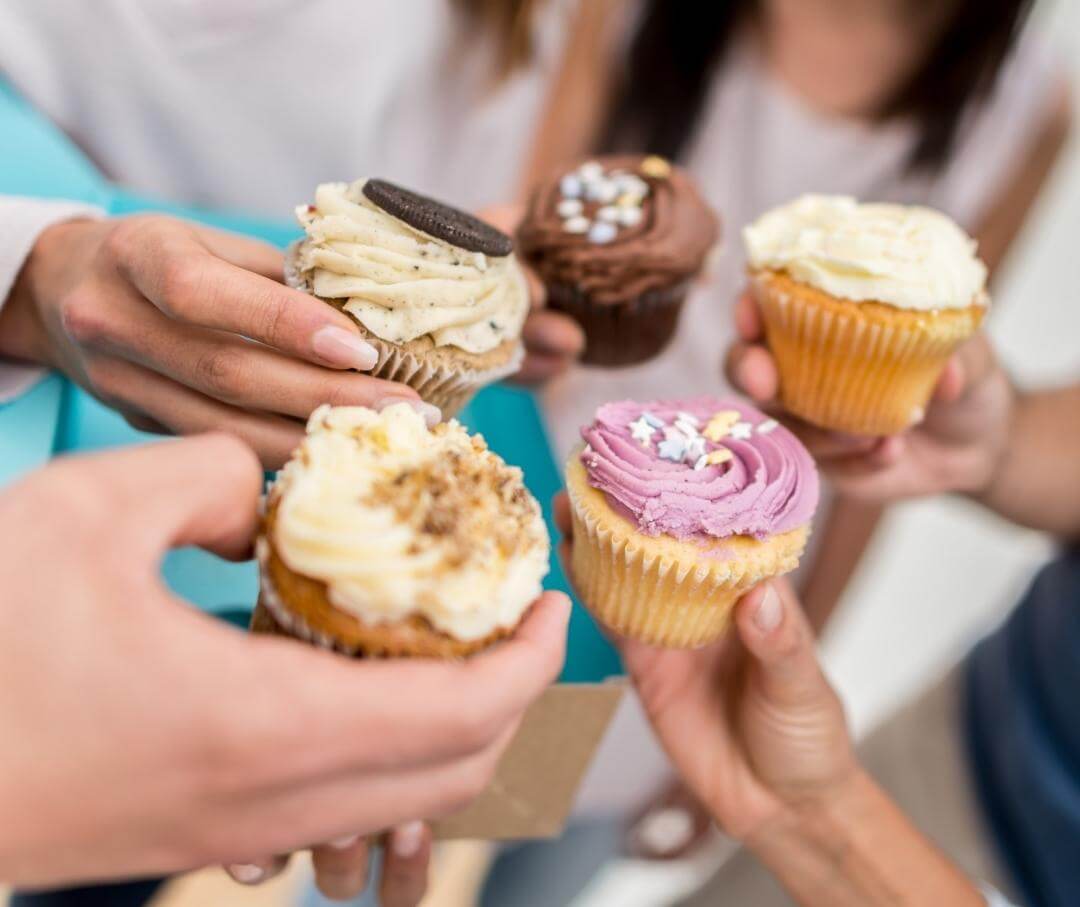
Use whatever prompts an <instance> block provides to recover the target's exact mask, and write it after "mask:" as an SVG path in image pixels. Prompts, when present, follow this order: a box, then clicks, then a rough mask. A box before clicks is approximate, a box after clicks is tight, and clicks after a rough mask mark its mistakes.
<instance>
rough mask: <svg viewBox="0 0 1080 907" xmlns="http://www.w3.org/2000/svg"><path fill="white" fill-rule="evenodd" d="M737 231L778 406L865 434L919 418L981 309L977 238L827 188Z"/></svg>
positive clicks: (918, 212)
mask: <svg viewBox="0 0 1080 907" xmlns="http://www.w3.org/2000/svg"><path fill="white" fill-rule="evenodd" d="M743 237H744V240H745V243H746V251H747V255H748V258H749V264H750V276H751V288H752V291H753V293H754V296H755V298H756V299H757V302H758V304H759V306H760V308H761V312H762V315H763V317H764V322H765V333H766V339H767V342H768V344H769V347H770V348H771V350H772V352H773V355H774V356H775V358H776V362H777V366H778V368H779V371H780V397H781V400H782V402H783V404H784V406H785V407H786V408H787V409H788V410H789V411H790V412H792V413H794V414H795V415H797V416H799V417H801V418H803V419H805V420H806V421H808V422H811V423H813V424H815V425H819V426H822V427H824V428H830V429H835V430H839V431H845V432H852V433H856V434H864V435H888V434H894V433H896V432H900V431H903V430H904V429H905V428H908V427H909V426H910V425H912V424H914V423H916V422H918V421H919V420H920V419H921V418H922V416H923V413H924V411H925V407H926V403H927V401H928V400H929V398H930V395H931V393H933V389H934V385H935V384H936V383H937V379H938V377H939V376H940V374H941V370H942V369H943V368H944V366H945V363H946V361H947V360H948V358H949V356H950V355H951V354H952V352H953V351H954V350H955V349H956V347H957V346H958V345H959V344H960V343H962V342H963V341H964V340H966V339H967V338H968V337H970V336H971V335H972V334H973V333H974V332H975V330H976V328H978V326H979V323H980V322H981V320H982V318H983V315H984V313H985V311H986V307H987V304H988V299H987V295H986V266H985V265H984V264H983V263H982V262H981V261H980V260H979V259H978V257H977V255H976V244H975V241H974V240H973V239H971V238H970V237H969V236H968V235H967V234H966V233H964V231H963V230H961V229H960V228H959V227H958V226H957V225H956V224H955V223H953V221H951V220H950V219H949V218H948V217H946V216H945V215H943V214H941V213H939V212H937V211H934V210H931V209H930V208H923V207H906V206H902V205H892V204H860V203H859V202H857V201H856V200H855V199H853V198H848V197H845V196H823V195H806V196H803V197H802V198H800V199H797V200H796V201H794V202H792V203H790V204H788V205H784V206H782V207H780V208H776V209H774V210H772V211H770V212H768V213H767V214H765V215H764V216H763V217H761V218H759V219H758V220H757V221H755V222H754V223H753V224H751V225H750V226H748V227H746V229H745V230H744V232H743Z"/></svg>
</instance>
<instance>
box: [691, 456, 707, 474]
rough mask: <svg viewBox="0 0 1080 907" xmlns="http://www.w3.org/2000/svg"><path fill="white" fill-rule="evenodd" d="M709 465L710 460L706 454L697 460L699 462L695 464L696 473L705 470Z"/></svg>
mask: <svg viewBox="0 0 1080 907" xmlns="http://www.w3.org/2000/svg"><path fill="white" fill-rule="evenodd" d="M708 465H709V460H708V458H707V457H706V456H705V455H704V454H702V455H701V456H700V457H698V458H697V461H696V462H695V463H694V471H695V472H698V471H700V470H702V469H704V468H705V467H706V466H708Z"/></svg>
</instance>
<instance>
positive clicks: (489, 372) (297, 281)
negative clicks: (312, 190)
mask: <svg viewBox="0 0 1080 907" xmlns="http://www.w3.org/2000/svg"><path fill="white" fill-rule="evenodd" d="M302 242H303V240H297V241H296V242H294V243H293V244H292V245H290V246H289V248H288V249H286V250H285V283H286V284H288V285H289V286H290V287H292V288H293V289H296V290H302V291H303V292H305V293H311V286H310V284H309V283H308V281H307V280H306V279H305V277H304V276H303V274H302V273H301V272H300V270H299V268H298V267H297V257H298V255H299V248H300V243H302ZM312 295H314V294H312ZM316 299H322V297H321V296H317V297H316ZM322 301H323V302H325V303H326V304H327V305H332V306H334V308H338V309H340V308H341V305H340V303H338V302H335V301H334V300H331V299H323V300H322ZM346 314H348V313H347V312H346ZM360 328H361V330H362V331H363V330H364V328H363V326H362V325H361V326H360ZM364 339H365V340H366V341H367V342H368V343H370V344H371V345H372V346H373V347H374V348H375V350H376V352H377V353H378V354H379V359H378V361H377V362H376V363H375V367H374V368H373V369H371V370H369V371H368V372H366V373H365V374H368V375H371V376H372V377H374V378H382V379H384V380H386V381H394V382H397V383H398V384H404V385H406V386H407V387H411V388H412V389H413V390H414V391H416V392H417V393H418V394H419V395H420V399H422V400H424V401H426V402H427V403H431V404H432V405H433V406H437V407H439V409H440V410H441V411H442V414H443V418H445V419H449V418H451V417H452V416H456V415H457V414H458V413H459V412H461V410H462V409H464V408H465V405H466V404H467V403H468V402H469V401H470V400H471V399H472V398H473V397H474V396H475V395H476V394H477V392H478V391H480V390H481V389H482V388H484V387H487V386H488V385H489V384H494V383H495V382H496V381H500V380H502V379H503V378H505V377H507V376H508V375H512V374H514V373H515V372H517V371H518V370H519V369H520V368H521V363H522V360H523V359H524V358H525V348H524V346H522V344H521V343H520V342H518V343H516V344H515V345H514V346H513V348H512V349H511V350H510V351H509V353H508V355H507V357H506V361H505V362H499V363H496V364H493V365H491V366H489V367H484V368H474V367H472V366H470V365H469V364H468V363H467V362H466V361H465V360H464V356H462V357H460V358H458V359H456V360H454V361H453V362H448V361H446V360H447V358H449V357H445V356H425V354H424V352H423V351H422V350H419V351H414V350H410V349H407V348H406V347H404V346H401V345H399V344H396V343H390V342H388V341H385V340H382V339H381V338H379V337H376V336H375V335H374V334H372V333H371V332H370V331H364Z"/></svg>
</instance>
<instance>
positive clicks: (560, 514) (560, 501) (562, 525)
mask: <svg viewBox="0 0 1080 907" xmlns="http://www.w3.org/2000/svg"><path fill="white" fill-rule="evenodd" d="M551 513H552V516H553V517H554V518H555V528H556V529H558V530H559V532H561V533H562V536H563V538H564V539H569V538H570V537H571V535H572V534H573V531H574V522H573V520H572V519H571V517H570V497H569V496H568V495H567V493H566V492H565V491H560V492H559V493H558V494H557V495H555V497H554V498H553V499H552V501H551Z"/></svg>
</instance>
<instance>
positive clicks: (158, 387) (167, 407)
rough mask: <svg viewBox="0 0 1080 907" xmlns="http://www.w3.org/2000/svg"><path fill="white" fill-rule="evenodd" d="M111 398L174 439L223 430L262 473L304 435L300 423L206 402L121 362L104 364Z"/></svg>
mask: <svg viewBox="0 0 1080 907" xmlns="http://www.w3.org/2000/svg"><path fill="white" fill-rule="evenodd" d="M106 383H107V385H108V387H109V389H110V396H115V397H116V398H117V399H119V400H121V401H123V402H124V403H127V404H129V405H130V406H131V407H132V408H137V409H139V410H140V411H141V412H143V413H144V414H145V415H146V417H147V418H149V419H152V420H153V421H155V422H157V423H158V424H160V425H163V426H165V427H166V428H167V429H168V430H169V431H170V432H171V433H173V434H177V435H195V434H201V433H204V432H209V431H224V432H228V433H229V434H232V435H235V436H236V437H238V438H240V440H242V441H243V442H244V443H245V444H247V445H248V447H250V448H251V449H252V450H254V451H255V452H256V454H257V455H258V457H259V459H260V460H261V461H262V463H263V465H264V466H265V467H266V468H267V469H276V468H278V467H279V466H281V464H282V463H284V462H285V460H286V459H288V457H289V454H290V453H292V451H293V450H294V449H295V448H296V446H297V445H298V444H299V443H300V440H301V439H302V438H303V436H304V427H303V425H302V424H301V423H300V422H294V421H292V420H290V419H284V418H281V417H279V416H272V415H260V414H256V413H249V412H245V411H244V410H241V409H237V408H235V407H232V406H228V405H226V404H224V403H220V402H218V401H216V400H211V399H210V398H209V397H206V396H204V395H202V394H199V393H197V392H195V391H193V390H191V389H190V388H187V387H184V386H182V385H180V384H178V383H176V382H175V381H172V380H170V379H169V378H167V377H165V376H164V375H160V374H158V373H157V372H154V371H151V370H150V369H146V368H143V367H142V366H139V365H135V364H134V363H131V362H124V361H123V360H119V359H117V360H114V361H111V362H110V363H109V365H108V377H107V382H106Z"/></svg>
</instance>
